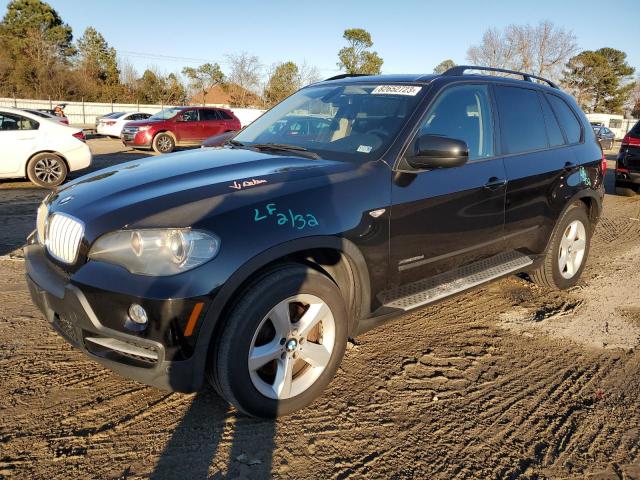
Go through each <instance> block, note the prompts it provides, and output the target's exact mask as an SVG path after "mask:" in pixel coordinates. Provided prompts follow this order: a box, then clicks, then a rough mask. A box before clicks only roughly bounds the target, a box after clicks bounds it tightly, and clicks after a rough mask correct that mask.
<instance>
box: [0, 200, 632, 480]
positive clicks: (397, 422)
mask: <svg viewBox="0 0 640 480" xmlns="http://www.w3.org/2000/svg"><path fill="white" fill-rule="evenodd" d="M636 200H637V199H627V198H618V197H609V196H608V197H607V200H606V202H605V219H604V220H603V222H602V223H601V224H600V225H599V226H598V229H597V230H596V234H595V236H594V241H593V248H592V256H591V257H590V260H589V264H588V267H587V270H586V272H585V282H586V283H589V282H596V280H597V276H598V275H603V276H609V275H610V274H611V270H610V269H611V268H612V266H611V265H612V264H613V263H614V262H612V259H619V258H623V257H624V255H628V254H626V253H625V252H627V251H629V248H630V246H632V245H634V244H637V241H638V240H637V239H638V232H639V231H640V225H638V226H637V227H636V226H635V223H638V222H633V221H630V220H628V219H629V218H638V214H639V213H640V202H638V201H636ZM607 219H610V220H607ZM607 226H609V227H610V230H612V232H606V231H605V230H607V228H606V227H607ZM607 235H609V236H607ZM611 238H615V242H610V239H611ZM625 258H626V257H625ZM625 261H627V260H625ZM628 261H629V262H631V261H634V259H632V258H630V259H629V260H628ZM22 268H23V267H22V265H21V264H19V263H18V262H6V261H0V273H1V274H2V275H0V278H2V280H0V295H1V296H2V301H1V302H0V368H1V369H2V371H3V374H4V377H3V381H2V383H1V384H0V408H2V410H3V416H2V417H0V446H1V447H0V448H2V451H3V454H2V459H1V460H0V477H2V476H6V477H11V478H14V477H15V478H36V479H37V478H43V479H44V478H46V479H50V478H60V479H62V478H64V479H67V478H87V477H89V478H117V477H120V476H122V477H127V478H147V477H148V476H149V475H150V474H151V472H153V471H154V469H155V468H156V465H157V464H158V462H160V464H162V465H163V466H164V468H165V470H164V472H165V474H166V478H171V477H174V478H175V477H182V478H187V477H189V476H193V475H189V473H193V472H194V470H193V469H194V468H195V467H194V465H195V466H198V472H200V471H202V469H204V471H206V469H207V467H208V469H209V476H210V477H212V478H218V479H219V478H223V477H225V476H228V478H237V477H244V478H263V477H266V476H267V475H264V474H262V472H265V471H268V472H269V474H270V475H272V476H273V477H274V478H354V479H359V478H367V479H376V478H385V479H386V478H447V479H448V478H498V477H509V476H511V477H513V478H515V477H519V478H558V477H562V478H566V477H574V478H582V477H584V476H586V475H587V474H589V473H594V472H598V471H602V470H604V469H606V468H612V467H610V465H611V464H612V463H615V464H616V465H619V467H615V468H617V469H618V471H620V472H622V471H631V470H629V468H631V467H626V466H627V465H630V464H632V463H634V462H638V460H639V455H640V452H639V448H640V447H639V442H640V427H638V425H639V424H640V406H639V405H638V402H637V398H638V396H639V395H640V366H639V365H640V357H639V354H638V353H637V352H632V353H625V352H621V351H617V350H616V351H609V350H607V351H603V350H598V349H589V348H585V347H583V346H581V345H576V344H573V343H570V342H567V341H566V340H562V339H556V338H552V337H550V336H548V335H546V334H542V333H541V334H536V335H533V336H523V335H520V334H516V333H514V332H511V331H507V330H504V329H503V328H501V327H500V315H501V314H502V313H504V312H509V311H512V310H514V309H515V308H520V307H523V306H527V308H531V309H532V318H534V317H535V316H536V315H535V314H536V312H539V313H540V315H541V318H547V317H548V316H553V315H557V314H558V312H561V311H563V310H562V309H563V308H564V307H563V305H573V304H575V305H581V306H574V307H572V308H574V309H575V310H579V309H583V308H585V306H584V305H586V303H584V304H579V303H576V302H579V301H582V300H584V299H583V298H582V295H585V292H587V291H588V289H585V288H577V289H575V290H572V291H570V292H562V293H557V292H550V291H546V290H544V289H540V288H538V287H535V286H533V285H531V284H529V283H527V282H526V281H523V280H521V279H517V278H508V279H504V280H501V281H500V282H498V283H496V284H492V285H489V286H486V287H483V288H481V289H478V290H475V291H473V292H470V293H467V294H465V295H461V296H459V297H455V298H453V299H450V300H447V301H445V302H442V303H440V304H437V305H434V306H432V307H429V308H425V309H422V310H419V311H417V312H413V313H411V314H409V315H405V316H403V317H402V318H400V319H398V320H397V321H396V322H394V323H393V324H390V325H386V326H383V327H381V328H380V329H377V330H375V331H372V332H369V333H368V334H366V335H363V336H362V337H361V338H358V339H357V341H356V344H355V346H353V347H352V348H351V349H350V350H349V351H348V352H347V354H346V357H345V360H344V362H343V365H342V367H341V369H340V372H339V373H338V376H337V377H336V379H335V380H334V382H333V383H332V384H331V385H330V386H329V388H328V389H327V392H326V393H325V394H324V395H323V396H322V397H321V398H320V399H318V400H317V401H316V402H315V403H314V404H313V405H312V406H311V407H310V408H308V409H306V410H304V411H302V412H298V413H296V414H294V415H292V416H290V417H288V418H285V419H281V420H278V421H277V422H275V423H272V422H261V421H257V420H254V419H248V418H246V417H242V416H239V417H237V416H236V414H235V412H233V411H229V410H228V409H227V408H226V407H225V406H224V405H221V404H220V402H219V401H218V400H216V398H215V396H213V395H212V394H201V395H198V396H195V397H194V396H189V395H181V394H173V395H168V394H166V393H165V392H161V391H159V390H156V389H153V388H148V387H143V386H141V385H137V384H135V383H133V382H130V381H127V380H125V379H122V378H121V377H119V376H117V375H115V374H112V373H110V372H108V371H107V370H105V369H103V368H102V367H100V366H97V365H96V364H94V363H93V362H92V361H90V360H88V359H86V358H85V357H84V356H82V355H81V354H80V353H78V352H76V351H74V350H73V349H72V348H70V347H68V346H66V344H65V343H64V342H63V341H62V340H60V339H59V338H58V337H57V336H56V335H55V334H54V333H53V332H51V331H50V329H49V327H48V326H47V325H46V322H45V321H44V320H42V319H41V318H40V317H39V315H38V314H37V312H36V310H35V308H34V307H32V306H31V305H30V303H29V301H28V294H27V292H26V290H23V289H21V288H22V286H24V280H23V279H22V275H23V273H22ZM590 279H591V280H590ZM17 285H20V286H21V288H16V286H17ZM7 287H12V289H11V290H9V288H7ZM602 301H603V302H606V298H602ZM572 315H573V311H569V312H568V313H567V314H566V315H565V316H563V317H562V318H563V321H567V322H569V321H571V318H572ZM628 315H629V317H628V318H629V321H635V320H633V318H635V317H634V316H633V315H634V313H633V311H630V313H629V314H628ZM532 321H533V320H532ZM435 397H437V400H436V399H435ZM5 412H7V414H5ZM33 412H37V415H34V414H33ZM169 446H170V448H169ZM240 454H243V455H246V458H248V459H249V460H251V461H252V462H253V461H260V462H262V463H256V464H251V465H248V464H247V463H246V459H245V460H244V462H245V463H243V462H242V461H239V460H237V458H238V456H239V455H240ZM185 459H189V461H188V462H185ZM265 469H267V470H265ZM205 476H206V475H205Z"/></svg>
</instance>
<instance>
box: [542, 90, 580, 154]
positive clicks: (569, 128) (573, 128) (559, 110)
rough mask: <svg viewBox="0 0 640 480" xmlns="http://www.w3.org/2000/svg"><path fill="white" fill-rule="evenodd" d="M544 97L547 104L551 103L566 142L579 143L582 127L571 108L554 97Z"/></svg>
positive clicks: (548, 95) (560, 99)
mask: <svg viewBox="0 0 640 480" xmlns="http://www.w3.org/2000/svg"><path fill="white" fill-rule="evenodd" d="M545 96H546V97H547V99H548V100H549V103H551V107H552V108H553V111H554V112H555V113H556V116H557V117H558V121H559V122H560V126H561V127H562V129H563V130H564V134H565V135H566V136H567V140H568V142H569V143H578V142H580V138H581V137H582V127H581V126H580V121H579V120H578V118H577V117H576V114H575V113H573V110H572V109H571V107H569V105H567V102H565V101H564V100H563V99H562V98H560V97H558V96H556V95H550V94H545Z"/></svg>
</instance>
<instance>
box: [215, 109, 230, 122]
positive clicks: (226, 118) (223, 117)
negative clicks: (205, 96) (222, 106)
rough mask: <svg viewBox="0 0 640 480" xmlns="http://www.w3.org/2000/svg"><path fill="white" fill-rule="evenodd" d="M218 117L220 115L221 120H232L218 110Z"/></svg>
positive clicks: (222, 111) (225, 113)
mask: <svg viewBox="0 0 640 480" xmlns="http://www.w3.org/2000/svg"><path fill="white" fill-rule="evenodd" d="M218 115H220V118H222V120H231V119H232V117H231V115H229V114H228V113H227V112H225V111H224V110H218Z"/></svg>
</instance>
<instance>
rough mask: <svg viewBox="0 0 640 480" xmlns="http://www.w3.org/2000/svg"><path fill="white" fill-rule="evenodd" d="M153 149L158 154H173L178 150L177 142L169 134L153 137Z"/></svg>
mask: <svg viewBox="0 0 640 480" xmlns="http://www.w3.org/2000/svg"><path fill="white" fill-rule="evenodd" d="M152 146H153V149H154V150H155V151H156V152H158V153H171V152H173V149H174V148H176V142H175V141H174V140H173V137H172V136H171V135H169V134H168V133H159V134H158V135H156V136H155V137H153V143H152Z"/></svg>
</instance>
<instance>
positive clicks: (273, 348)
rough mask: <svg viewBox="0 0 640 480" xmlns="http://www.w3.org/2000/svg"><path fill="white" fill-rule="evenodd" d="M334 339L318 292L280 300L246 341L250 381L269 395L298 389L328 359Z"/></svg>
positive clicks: (290, 393) (310, 380) (332, 322)
mask: <svg viewBox="0 0 640 480" xmlns="http://www.w3.org/2000/svg"><path fill="white" fill-rule="evenodd" d="M335 340H336V325H335V320H334V317H333V314H332V312H331V309H330V308H329V306H328V305H327V304H326V303H325V302H324V301H323V300H322V299H321V298H319V297H317V296H315V295H310V294H298V295H295V296H292V297H289V298H287V299H285V300H283V301H281V302H280V303H278V304H277V305H276V306H275V307H273V309H272V310H271V311H270V312H269V313H268V314H267V315H266V316H265V317H264V318H263V319H262V321H261V322H260V324H259V325H258V328H257V329H256V332H255V334H254V336H253V339H252V341H251V347H250V349H249V358H248V366H249V374H250V377H251V381H252V382H253V385H254V386H255V387H256V389H257V390H258V391H259V392H260V393H261V394H262V395H264V396H266V397H268V398H272V399H275V400H284V399H287V398H291V397H295V396H296V395H299V394H301V393H302V392H304V391H305V390H307V389H308V388H309V387H311V386H312V385H313V384H314V383H315V381H316V380H317V379H318V377H320V375H321V374H322V372H323V371H324V369H325V368H326V367H327V365H328V364H329V361H330V359H331V354H332V353H333V347H334V345H335Z"/></svg>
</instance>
